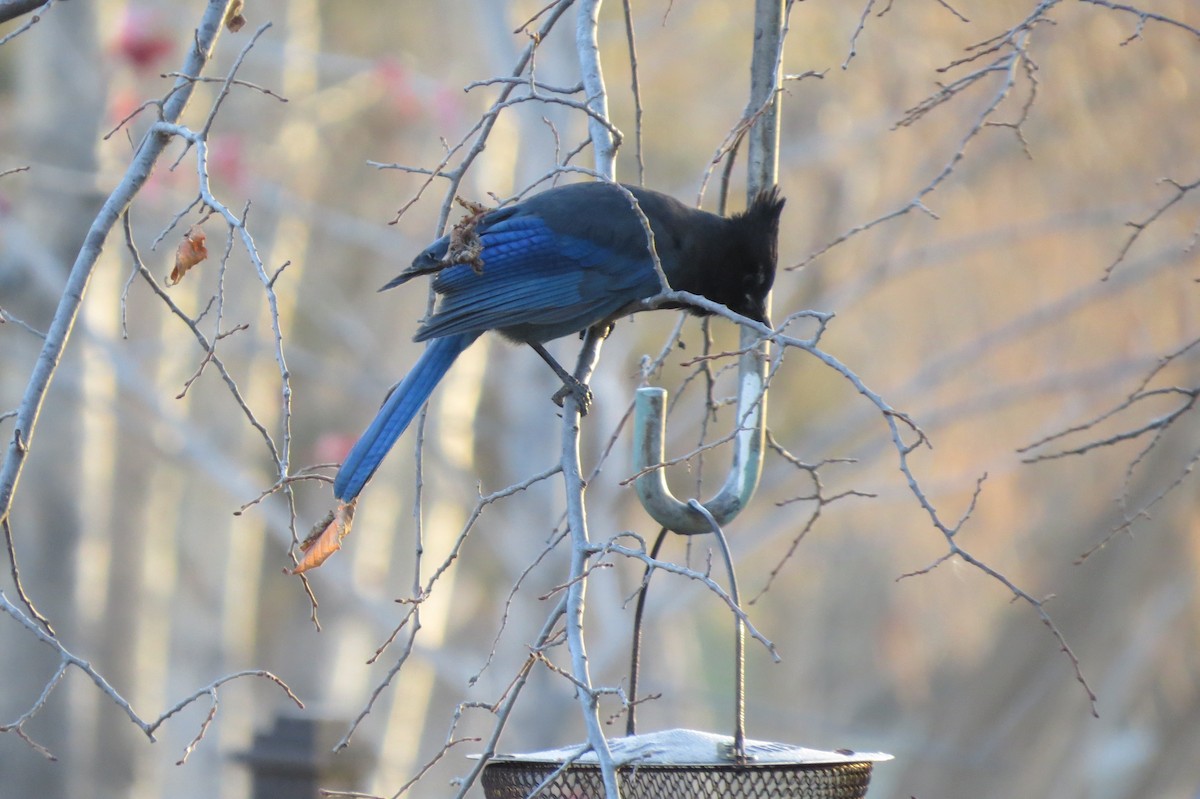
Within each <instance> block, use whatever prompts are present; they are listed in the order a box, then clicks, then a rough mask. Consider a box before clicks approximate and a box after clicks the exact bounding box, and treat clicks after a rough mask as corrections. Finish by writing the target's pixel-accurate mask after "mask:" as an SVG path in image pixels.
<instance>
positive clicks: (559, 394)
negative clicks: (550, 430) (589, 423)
mask: <svg viewBox="0 0 1200 799" xmlns="http://www.w3.org/2000/svg"><path fill="white" fill-rule="evenodd" d="M529 346H531V347H533V351H534V352H536V353H537V354H538V355H540V356H542V360H543V361H545V362H546V363H547V364H549V366H550V368H551V369H553V370H554V374H556V375H558V378H559V380H562V382H563V385H562V388H560V389H559V390H558V391H556V392H554V396H553V397H551V399H552V400H554V404H556V405H558V406H559V407H560V408H561V407H562V404H563V400H564V399H566V398H567V395H568V394H573V395H574V396H575V401H576V402H578V403H579V412H580V413H581V414H583V415H584V416H587V412H588V408H590V407H591V406H592V390H591V389H590V388H588V387H587V386H586V385H584V384H583V383H581V382H580V381H579V379H578V378H577V377H575V375H573V374H571V373H570V372H568V371H567V370H566V369H564V368H562V365H561V364H560V363H559V362H558V361H556V360H554V356H553V355H551V354H550V353H549V352H547V351H546V348H545V347H543V346H542V345H541V344H538V343H537V342H533V341H531V342H529Z"/></svg>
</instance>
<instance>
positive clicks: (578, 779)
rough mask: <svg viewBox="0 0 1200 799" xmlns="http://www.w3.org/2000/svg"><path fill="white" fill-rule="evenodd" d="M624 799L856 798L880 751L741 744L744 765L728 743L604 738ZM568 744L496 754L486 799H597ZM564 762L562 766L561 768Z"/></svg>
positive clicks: (594, 771)
mask: <svg viewBox="0 0 1200 799" xmlns="http://www.w3.org/2000/svg"><path fill="white" fill-rule="evenodd" d="M608 744H609V748H610V749H611V751H612V756H613V760H614V761H615V762H616V764H617V766H618V769H617V774H618V777H617V779H618V782H619V783H620V788H621V796H622V797H623V799H675V798H676V797H678V798H679V799H685V798H686V797H705V799H707V798H708V797H722V799H725V797H729V798H730V799H861V797H864V796H866V794H867V786H868V784H869V783H870V781H871V769H872V767H873V764H874V763H877V762H879V761H883V760H891V759H892V756H891V755H886V754H882V753H879V752H851V751H849V750H846V749H842V750H839V751H836V752H824V751H820V750H817V749H807V748H805V747H802V746H792V745H790V744H781V743H768V742H765V741H746V742H745V753H746V758H747V761H748V762H745V763H737V762H735V761H734V760H733V755H732V752H733V738H732V737H730V736H728V735H714V734H712V733H707V732H697V731H695V730H667V731H664V732H655V733H649V734H645V735H631V736H627V737H625V738H613V739H610V740H609V742H608ZM585 748H586V747H585V746H569V747H563V748H561V749H550V750H546V751H542V752H531V753H528V754H519V755H496V756H495V757H493V758H492V760H491V761H490V762H489V763H488V764H487V766H486V767H485V768H484V770H483V790H484V794H485V796H487V797H488V799H526V797H528V798H529V799H551V797H554V798H555V799H557V798H558V797H561V798H562V799H604V784H603V782H602V781H601V776H600V767H599V766H598V765H597V760H596V754H595V753H594V752H590V751H589V752H586V753H584V754H583V755H579V756H578V757H576V755H577V754H578V753H579V752H580V750H582V749H585ZM564 764H566V765H564Z"/></svg>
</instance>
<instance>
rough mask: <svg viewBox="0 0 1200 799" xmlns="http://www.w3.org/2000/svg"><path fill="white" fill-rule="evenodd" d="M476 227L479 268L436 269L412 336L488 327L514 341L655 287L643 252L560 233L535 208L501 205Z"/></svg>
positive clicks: (609, 309) (438, 251)
mask: <svg viewBox="0 0 1200 799" xmlns="http://www.w3.org/2000/svg"><path fill="white" fill-rule="evenodd" d="M506 210H507V209H506ZM496 217H498V218H496ZM477 233H478V234H479V237H480V240H481V241H482V243H483V252H482V255H481V260H482V262H483V267H482V269H481V270H480V271H476V268H475V267H473V266H471V265H468V264H459V265H456V266H452V267H449V268H446V269H443V270H441V271H440V272H438V274H437V277H436V278H435V279H434V281H433V288H434V290H435V291H436V292H437V293H438V294H440V295H442V300H441V303H440V304H439V306H438V308H437V310H436V312H435V313H434V314H433V315H432V316H431V317H430V318H429V319H428V320H426V321H425V323H424V324H423V325H422V326H421V329H420V330H419V331H418V332H417V335H416V340H417V341H424V340H426V339H430V338H436V337H440V336H448V335H456V334H462V333H481V332H483V331H484V330H491V329H499V330H500V331H501V332H502V333H506V334H508V335H509V336H510V337H512V338H515V339H517V340H519V341H526V342H528V341H536V342H544V341H549V340H551V339H554V338H558V337H559V336H564V335H567V334H570V333H574V332H578V331H580V330H583V329H585V328H587V327H590V326H591V325H594V324H596V323H598V322H601V321H604V320H605V319H608V318H610V317H612V316H613V315H614V314H616V313H617V312H618V311H619V310H620V309H621V308H624V307H625V306H627V305H629V304H630V303H631V302H634V301H636V300H639V299H642V298H644V297H650V296H653V295H654V294H656V293H657V292H658V289H659V283H658V278H657V275H656V274H655V272H654V267H653V265H652V262H651V261H650V259H649V257H648V256H647V255H646V254H645V252H644V251H643V252H642V253H638V252H637V251H636V250H633V251H630V250H629V248H622V247H620V246H616V245H615V244H613V243H610V242H606V241H596V240H591V239H585V238H581V237H577V236H572V235H569V234H566V233H562V232H559V231H556V230H554V229H553V228H551V227H550V226H549V225H548V224H547V222H546V221H545V220H543V219H542V218H541V217H539V216H536V215H532V214H521V213H515V214H504V213H503V212H501V213H499V214H496V215H494V216H493V217H489V218H487V219H485V220H484V222H483V223H481V224H480V226H479V227H478V228H477ZM447 246H448V241H447V240H446V239H442V240H439V241H438V242H436V243H435V244H434V245H432V246H431V247H430V248H429V249H428V250H426V252H425V253H423V254H422V256H424V257H425V259H426V260H428V259H429V258H434V259H436V258H440V257H441V255H444V253H445V250H446V248H447ZM421 260H422V259H421V258H419V259H418V261H421Z"/></svg>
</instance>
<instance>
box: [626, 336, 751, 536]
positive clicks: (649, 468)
mask: <svg viewBox="0 0 1200 799" xmlns="http://www.w3.org/2000/svg"><path fill="white" fill-rule="evenodd" d="M757 338H758V337H757V334H756V333H755V332H754V331H752V330H748V329H746V328H742V332H741V345H742V347H743V348H749V349H747V350H746V352H745V353H744V354H743V355H742V358H741V362H740V363H739V364H738V405H737V420H738V430H737V433H736V434H735V435H734V447H733V463H732V464H731V465H730V468H729V476H728V477H726V478H725V485H724V486H722V487H721V490H720V491H719V492H718V493H717V495H716V496H714V497H713V498H712V499H710V500H709V501H708V502H705V503H703V504H704V509H705V510H706V511H707V512H708V513H709V514H711V515H712V518H713V520H715V521H716V523H717V524H719V525H721V526H722V527H723V526H725V525H726V524H728V523H729V522H730V521H732V520H733V519H734V518H735V517H736V516H737V515H738V513H740V512H741V510H742V508H744V507H746V505H747V504H749V502H750V498H751V497H753V496H754V490H755V489H756V488H758V478H759V476H760V475H761V474H762V458H763V442H764V440H765V429H766V427H765V420H766V415H767V394H766V381H767V357H766V342H762V341H757ZM756 341H757V344H756ZM666 403H667V391H666V389H663V388H656V387H651V386H647V387H643V388H639V389H638V390H637V397H636V399H635V402H634V417H633V420H634V421H633V448H634V468H635V469H636V470H637V471H638V472H640V475H639V476H638V478H637V479H636V480H634V487H635V488H636V489H637V492H638V498H639V499H640V500H641V502H642V507H644V508H645V509H646V512H647V513H649V514H650V516H651V517H653V518H654V520H655V521H657V522H658V523H659V524H661V525H662V526H663V527H666V528H667V529H668V530H672V531H674V532H676V533H680V534H682V535H699V534H702V533H711V532H712V529H713V527H712V521H710V520H709V519H707V518H706V517H705V515H704V514H703V513H701V512H700V511H699V510H697V509H696V508H694V507H690V506H689V505H688V503H686V502H680V501H679V500H678V499H676V498H675V496H674V495H673V494H672V493H671V489H669V488H668V487H667V476H666V473H665V472H664V470H663V469H662V468H661V464H662V463H663V460H664V447H663V441H664V439H665V437H666V436H665V432H664V430H665V428H666Z"/></svg>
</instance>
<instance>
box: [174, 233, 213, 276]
mask: <svg viewBox="0 0 1200 799" xmlns="http://www.w3.org/2000/svg"><path fill="white" fill-rule="evenodd" d="M207 257H208V247H207V246H205V244H204V231H203V230H201V229H200V228H198V227H196V226H195V225H192V227H191V228H190V229H189V230H188V232H187V235H186V236H184V237H183V241H181V242H179V246H178V247H176V248H175V268H174V269H172V270H171V275H170V277H168V278H167V285H168V286H174V285H176V284H178V283H179V281H181V280H183V276H184V275H186V274H187V273H188V270H189V269H191V268H192V267H193V266H195V265H196V264H198V263H200V262H201V261H203V260H204V259H205V258H207Z"/></svg>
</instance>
